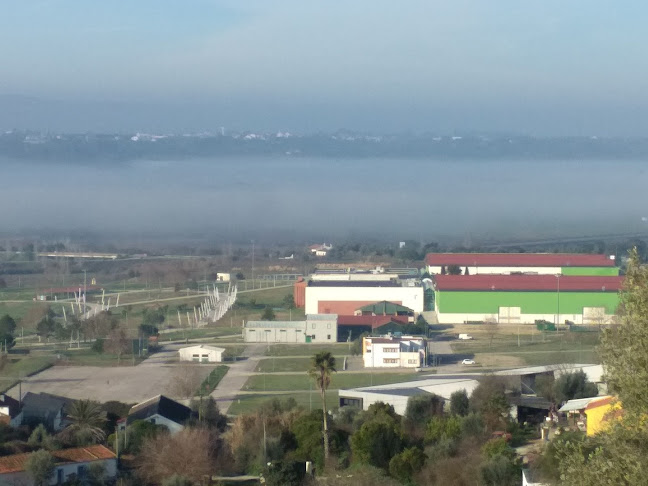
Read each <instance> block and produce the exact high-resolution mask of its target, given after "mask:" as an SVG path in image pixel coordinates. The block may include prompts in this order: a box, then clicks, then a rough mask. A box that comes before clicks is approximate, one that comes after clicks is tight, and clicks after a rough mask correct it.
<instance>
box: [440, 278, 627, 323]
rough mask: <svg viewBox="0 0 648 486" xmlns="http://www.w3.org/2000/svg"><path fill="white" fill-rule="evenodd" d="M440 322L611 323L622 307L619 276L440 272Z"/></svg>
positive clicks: (621, 280)
mask: <svg viewBox="0 0 648 486" xmlns="http://www.w3.org/2000/svg"><path fill="white" fill-rule="evenodd" d="M432 280H433V290H434V309H435V311H436V313H437V318H438V320H439V323H444V324H456V323H466V322H485V321H490V322H497V323H502V324H533V323H534V322H536V321H540V320H541V321H548V322H552V323H555V324H564V323H565V322H566V321H569V322H572V323H574V324H599V325H600V324H606V323H609V322H611V321H612V319H613V317H614V315H615V313H616V309H617V307H618V305H619V290H621V287H622V284H623V278H622V277H619V276H570V275H564V274H556V275H528V274H512V275H481V274H479V275H435V276H434V277H433V279H432Z"/></svg>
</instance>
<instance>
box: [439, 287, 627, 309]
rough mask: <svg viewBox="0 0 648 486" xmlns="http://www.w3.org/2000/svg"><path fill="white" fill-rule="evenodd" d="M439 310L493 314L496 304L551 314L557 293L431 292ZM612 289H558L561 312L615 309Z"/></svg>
mask: <svg viewBox="0 0 648 486" xmlns="http://www.w3.org/2000/svg"><path fill="white" fill-rule="evenodd" d="M435 300H436V305H437V306H438V310H439V312H449V313H462V314H497V313H499V308H500V307H520V308H521V309H520V311H521V312H522V314H552V313H555V312H556V309H557V306H558V294H557V292H488V291H483V292H459V291H447V292H441V291H438V290H437V291H436V292H435ZM618 305H619V294H617V293H616V292H560V313H561V314H582V313H583V307H605V309H606V312H607V313H608V314H613V313H614V312H616V308H617V306H618Z"/></svg>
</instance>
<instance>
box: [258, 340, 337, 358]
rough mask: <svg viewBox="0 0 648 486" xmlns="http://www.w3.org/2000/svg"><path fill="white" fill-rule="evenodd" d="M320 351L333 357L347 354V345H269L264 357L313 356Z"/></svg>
mask: <svg viewBox="0 0 648 486" xmlns="http://www.w3.org/2000/svg"><path fill="white" fill-rule="evenodd" d="M320 351H330V352H331V353H332V354H334V355H340V354H342V355H344V354H348V351H349V345H348V343H329V344H271V345H270V346H269V347H268V349H267V350H266V353H265V354H266V356H304V355H309V356H310V355H314V354H316V353H319V352H320Z"/></svg>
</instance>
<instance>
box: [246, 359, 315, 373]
mask: <svg viewBox="0 0 648 486" xmlns="http://www.w3.org/2000/svg"><path fill="white" fill-rule="evenodd" d="M308 368H310V358H288V359H272V358H270V359H262V360H261V361H259V364H258V365H257V367H256V369H255V370H254V371H256V372H259V373H274V372H282V371H307V370H308Z"/></svg>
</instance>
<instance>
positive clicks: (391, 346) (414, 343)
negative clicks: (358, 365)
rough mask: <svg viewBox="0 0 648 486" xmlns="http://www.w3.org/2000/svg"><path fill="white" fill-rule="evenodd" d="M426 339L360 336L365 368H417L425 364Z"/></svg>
mask: <svg viewBox="0 0 648 486" xmlns="http://www.w3.org/2000/svg"><path fill="white" fill-rule="evenodd" d="M426 348H427V341H426V339H425V338H422V337H413V336H403V337H394V336H383V337H372V336H367V337H363V338H362V361H363V363H364V366H365V368H419V367H421V366H425V364H426V363H425V359H426V355H427V354H426Z"/></svg>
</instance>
